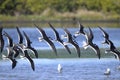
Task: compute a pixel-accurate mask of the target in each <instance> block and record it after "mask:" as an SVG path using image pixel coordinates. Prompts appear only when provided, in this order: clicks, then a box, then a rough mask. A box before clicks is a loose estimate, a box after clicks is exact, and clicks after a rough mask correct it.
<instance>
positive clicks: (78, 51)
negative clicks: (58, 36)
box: [64, 29, 80, 57]
mask: <svg viewBox="0 0 120 80" xmlns="http://www.w3.org/2000/svg"><path fill="white" fill-rule="evenodd" d="M64 31H65V33H66V34H67V42H64V45H67V43H70V44H72V45H73V46H74V47H75V49H76V51H77V54H78V57H80V47H79V46H78V44H77V42H75V40H73V37H72V34H71V33H70V32H69V31H68V30H67V29H64Z"/></svg>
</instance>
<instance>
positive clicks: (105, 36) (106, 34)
mask: <svg viewBox="0 0 120 80" xmlns="http://www.w3.org/2000/svg"><path fill="white" fill-rule="evenodd" d="M98 27H99V28H100V30H101V31H102V34H103V37H104V42H103V43H102V44H108V42H107V40H109V35H108V33H107V32H106V31H105V30H104V29H102V28H101V27H100V26H98Z"/></svg>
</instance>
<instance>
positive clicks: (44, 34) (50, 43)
mask: <svg viewBox="0 0 120 80" xmlns="http://www.w3.org/2000/svg"><path fill="white" fill-rule="evenodd" d="M35 26H36V28H37V29H38V31H39V33H40V34H41V36H42V37H39V40H40V41H42V40H45V41H46V42H47V43H48V45H49V46H50V47H51V48H52V50H53V51H54V52H55V54H56V55H57V50H56V47H55V45H54V43H53V42H52V41H51V40H50V39H49V37H48V36H47V34H46V33H45V31H44V30H43V29H42V28H40V27H38V26H37V25H36V24H35Z"/></svg>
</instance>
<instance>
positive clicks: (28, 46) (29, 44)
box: [23, 31, 38, 58]
mask: <svg viewBox="0 0 120 80" xmlns="http://www.w3.org/2000/svg"><path fill="white" fill-rule="evenodd" d="M23 34H24V36H25V42H26V48H27V49H29V50H31V51H32V52H33V53H34V55H35V57H36V58H38V53H37V50H36V49H35V48H33V47H32V46H31V43H32V42H31V41H30V39H29V37H28V36H27V34H26V33H25V32H24V31H23Z"/></svg>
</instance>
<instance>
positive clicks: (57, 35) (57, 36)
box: [48, 23, 71, 54]
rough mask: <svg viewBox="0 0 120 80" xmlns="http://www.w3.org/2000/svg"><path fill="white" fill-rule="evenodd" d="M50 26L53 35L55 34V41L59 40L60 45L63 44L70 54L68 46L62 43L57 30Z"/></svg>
mask: <svg viewBox="0 0 120 80" xmlns="http://www.w3.org/2000/svg"><path fill="white" fill-rule="evenodd" d="M48 24H49V25H50V27H51V28H52V30H53V32H54V35H55V41H57V42H59V43H60V44H61V45H62V46H64V48H65V49H66V50H67V51H68V53H69V54H71V51H70V48H69V47H68V46H67V45H64V41H63V40H62V39H61V38H60V35H59V33H58V31H57V30H56V29H55V28H54V27H53V26H52V25H51V24H50V23H48Z"/></svg>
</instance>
